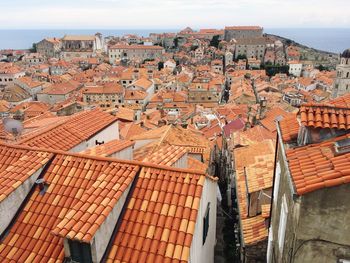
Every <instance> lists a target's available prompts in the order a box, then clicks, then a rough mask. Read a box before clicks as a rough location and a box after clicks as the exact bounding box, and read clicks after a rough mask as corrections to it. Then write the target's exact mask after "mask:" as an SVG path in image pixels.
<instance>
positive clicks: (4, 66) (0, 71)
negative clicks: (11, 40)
mask: <svg viewBox="0 0 350 263" xmlns="http://www.w3.org/2000/svg"><path fill="white" fill-rule="evenodd" d="M24 75H25V71H24V70H22V69H21V68H20V67H18V66H17V65H14V64H13V63H6V62H0V86H4V85H7V84H10V83H12V82H13V81H14V80H15V79H18V78H20V77H23V76H24Z"/></svg>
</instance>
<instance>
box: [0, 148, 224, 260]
mask: <svg viewBox="0 0 350 263" xmlns="http://www.w3.org/2000/svg"><path fill="white" fill-rule="evenodd" d="M0 148H1V150H0V153H1V156H0V159H1V160H2V165H1V167H2V169H3V171H4V172H3V175H0V179H1V180H2V181H5V179H6V180H7V181H8V184H7V185H6V186H4V187H2V188H1V195H0V196H1V202H0V208H1V211H4V210H6V211H7V213H6V216H2V217H1V220H0V223H1V224H0V233H1V235H2V237H4V239H3V241H2V243H1V247H0V260H1V261H5V260H13V261H16V262H24V261H26V260H29V261H32V260H37V261H38V262H44V261H45V262H48V261H58V262H63V261H68V260H69V261H74V262H84V263H88V262H106V261H107V262H147V261H149V262H166V261H183V262H196V263H197V262H198V263H200V262H208V263H213V262H214V246H215V243H216V239H215V233H216V210H217V208H216V192H217V180H216V179H215V178H213V177H210V176H207V175H205V174H204V173H202V172H199V171H195V170H190V169H179V168H173V167H170V166H164V165H156V164H149V163H143V162H136V161H126V160H118V159H114V158H108V157H101V156H92V155H87V154H79V153H67V152H63V151H51V150H45V151H43V150H34V149H31V148H29V147H22V146H13V145H11V146H9V145H1V146H0ZM5 153H6V154H5ZM12 167H18V169H17V171H22V172H20V173H15V172H14V171H13V168H12ZM5 173H6V177H5ZM16 178H21V180H20V181H17V179H16ZM14 197H16V198H14ZM40 207H42V208H40ZM24 229H25V230H24ZM15 239H16V240H18V241H19V242H15V241H13V240H15ZM36 248H38V249H36ZM11 251H21V253H13V252H11Z"/></svg>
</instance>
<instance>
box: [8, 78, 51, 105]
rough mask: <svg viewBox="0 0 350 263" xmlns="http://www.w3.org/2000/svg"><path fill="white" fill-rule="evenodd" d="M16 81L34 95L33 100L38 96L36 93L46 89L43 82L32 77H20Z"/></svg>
mask: <svg viewBox="0 0 350 263" xmlns="http://www.w3.org/2000/svg"><path fill="white" fill-rule="evenodd" d="M14 83H15V84H17V85H18V86H20V87H21V88H22V89H24V90H25V91H27V92H28V93H29V94H30V95H31V96H32V98H33V100H35V99H36V98H37V96H36V94H37V93H39V92H41V91H42V90H43V89H44V83H43V82H40V81H36V80H33V79H32V78H31V77H21V78H18V79H16V80H15V81H14Z"/></svg>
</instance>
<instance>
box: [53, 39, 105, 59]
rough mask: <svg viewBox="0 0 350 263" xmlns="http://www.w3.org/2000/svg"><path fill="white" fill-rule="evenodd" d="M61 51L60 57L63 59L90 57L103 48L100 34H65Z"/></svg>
mask: <svg viewBox="0 0 350 263" xmlns="http://www.w3.org/2000/svg"><path fill="white" fill-rule="evenodd" d="M61 42H62V51H61V54H60V57H61V58H62V59H64V60H68V61H69V60H72V59H73V58H91V57H93V56H96V53H97V52H98V51H99V52H100V51H102V50H103V45H104V44H103V38H102V35H101V34H99V33H96V34H95V35H86V36H75V35H65V36H64V37H63V38H62V39H61Z"/></svg>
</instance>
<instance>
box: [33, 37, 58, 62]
mask: <svg viewBox="0 0 350 263" xmlns="http://www.w3.org/2000/svg"><path fill="white" fill-rule="evenodd" d="M35 48H36V52H38V53H39V54H41V55H42V56H45V57H46V58H59V55H60V52H61V40H60V39H58V38H45V39H43V40H41V41H40V42H38V43H36V45H35Z"/></svg>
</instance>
